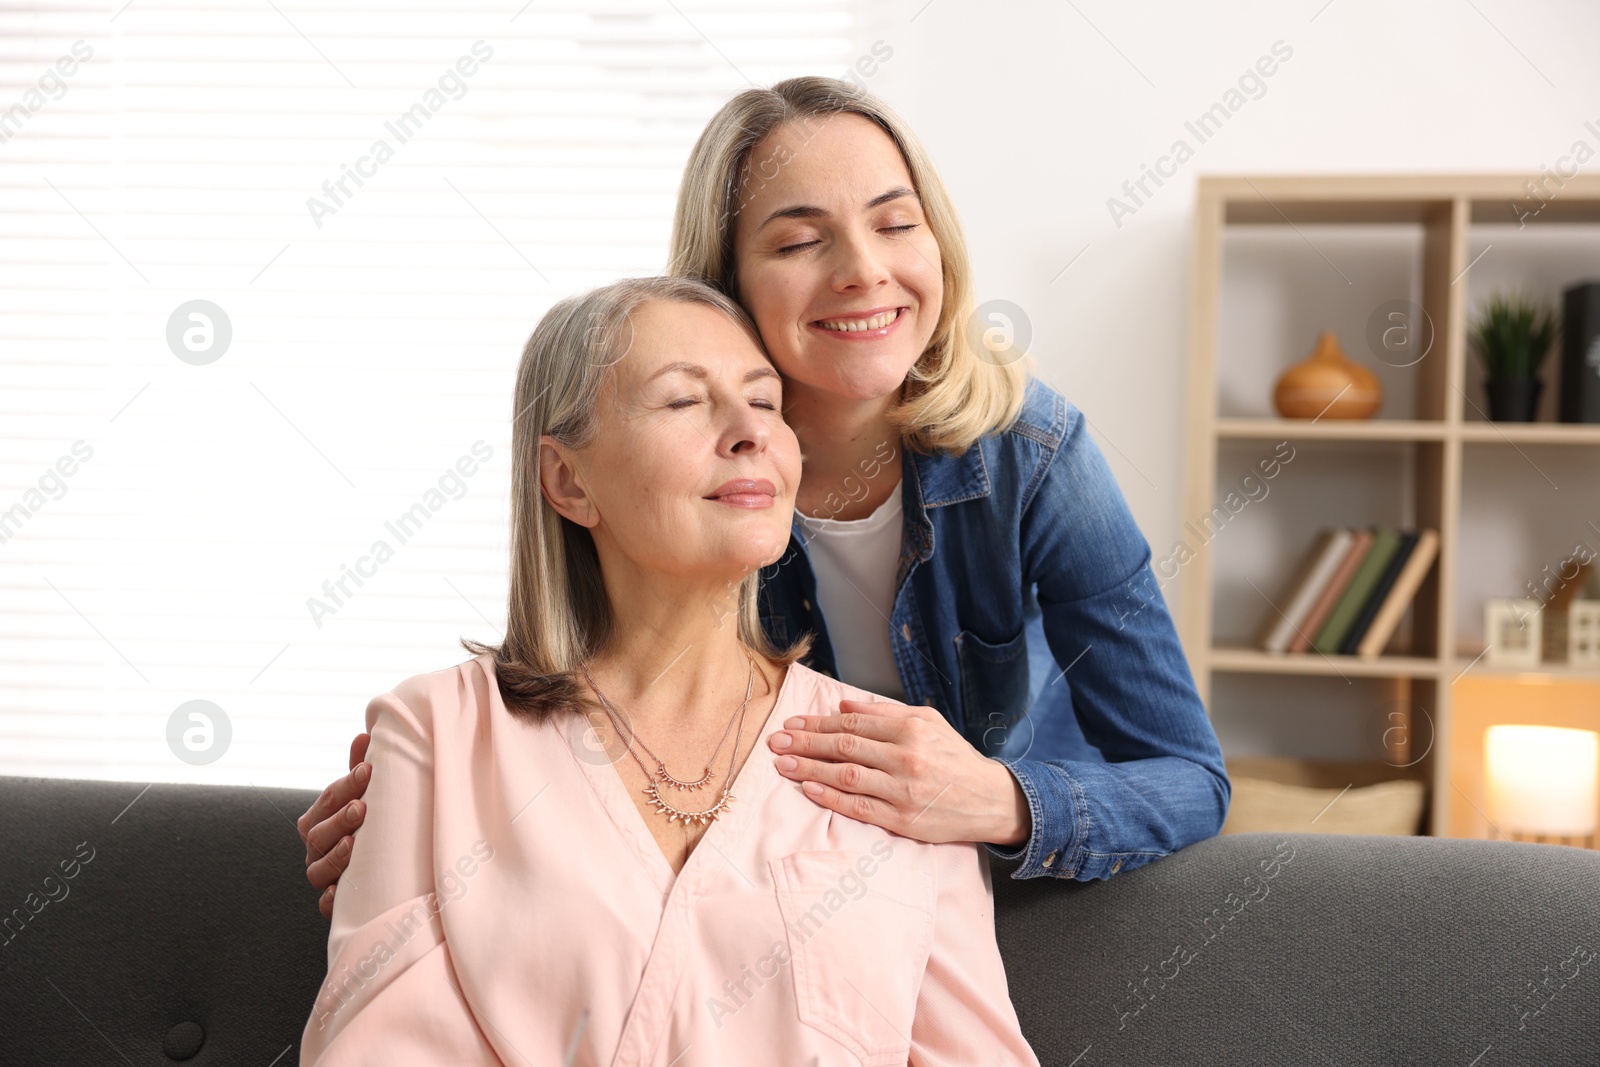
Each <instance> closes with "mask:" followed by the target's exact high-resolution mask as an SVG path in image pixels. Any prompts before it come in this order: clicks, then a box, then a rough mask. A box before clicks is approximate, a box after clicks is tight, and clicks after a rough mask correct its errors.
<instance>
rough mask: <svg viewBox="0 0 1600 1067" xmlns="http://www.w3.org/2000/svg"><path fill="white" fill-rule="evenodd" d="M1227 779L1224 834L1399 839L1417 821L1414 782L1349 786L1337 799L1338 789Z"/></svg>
mask: <svg viewBox="0 0 1600 1067" xmlns="http://www.w3.org/2000/svg"><path fill="white" fill-rule="evenodd" d="M1230 777H1231V780H1232V782H1233V801H1232V803H1231V804H1230V805H1229V806H1228V818H1227V820H1226V821H1225V822H1224V823H1223V824H1222V832H1223V833H1225V834H1245V833H1254V832H1258V831H1260V832H1270V833H1276V832H1295V833H1306V834H1388V835H1397V836H1404V835H1408V834H1415V833H1416V832H1417V830H1418V828H1419V826H1420V823H1421V821H1422V801H1423V784H1422V783H1421V782H1419V781H1415V780H1402V781H1389V782H1379V783H1377V784H1375V785H1366V786H1352V787H1351V788H1350V789H1348V790H1344V795H1343V796H1340V789H1313V788H1310V787H1307V786H1301V785H1286V784H1283V783H1280V782H1269V781H1266V780H1265V779H1261V778H1250V777H1244V776H1238V775H1233V776H1230ZM1335 797H1337V798H1338V800H1337V802H1334V798H1335ZM1330 803H1332V807H1329V804H1330ZM1313 819H1314V820H1316V821H1315V822H1313V821H1312V820H1313Z"/></svg>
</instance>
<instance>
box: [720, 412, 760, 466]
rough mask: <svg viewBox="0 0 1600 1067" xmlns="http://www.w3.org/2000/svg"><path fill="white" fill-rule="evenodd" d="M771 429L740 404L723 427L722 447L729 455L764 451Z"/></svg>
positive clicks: (756, 415) (758, 416)
mask: <svg viewBox="0 0 1600 1067" xmlns="http://www.w3.org/2000/svg"><path fill="white" fill-rule="evenodd" d="M771 436H772V433H771V430H770V429H769V428H768V427H767V425H766V423H765V422H763V421H762V419H761V416H760V415H758V414H756V412H755V411H754V410H752V409H751V408H750V407H748V406H747V405H740V406H739V408H738V409H736V412H735V414H733V415H731V416H730V417H729V420H728V424H727V425H726V426H724V427H723V431H722V447H723V449H724V450H725V451H726V452H727V454H728V455H730V456H741V455H749V454H752V453H760V452H765V451H766V448H767V441H768V440H769V439H770V438H771Z"/></svg>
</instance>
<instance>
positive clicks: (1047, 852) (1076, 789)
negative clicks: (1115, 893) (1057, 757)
mask: <svg viewBox="0 0 1600 1067" xmlns="http://www.w3.org/2000/svg"><path fill="white" fill-rule="evenodd" d="M998 762H1000V763H1002V764H1004V765H1005V767H1006V769H1007V770H1009V771H1010V772H1011V775H1012V777H1013V778H1015V779H1016V780H1017V784H1018V785H1019V786H1021V787H1022V795H1023V796H1024V797H1026V798H1027V800H1028V812H1029V814H1030V815H1031V816H1032V821H1033V832H1032V833H1031V834H1029V836H1028V840H1027V841H1025V842H1023V843H1022V845H1021V846H1020V847H1018V848H1015V849H1007V848H1001V847H1000V846H998V845H991V844H987V843H986V844H985V847H986V848H988V850H989V852H990V853H991V854H992V855H994V856H996V857H997V858H999V859H1003V860H1012V861H1015V860H1021V861H1022V862H1021V863H1020V864H1019V865H1018V866H1017V869H1016V870H1015V871H1013V872H1012V873H1011V877H1013V878H1040V877H1054V878H1071V877H1073V875H1074V874H1075V873H1076V872H1077V868H1078V863H1079V859H1080V857H1081V855H1082V853H1083V827H1084V824H1085V823H1086V822H1087V815H1086V813H1087V811H1088V809H1087V807H1086V806H1085V804H1084V799H1083V789H1082V787H1081V786H1079V785H1078V782H1077V780H1076V779H1075V778H1073V777H1072V775H1071V774H1069V773H1067V770H1066V768H1064V767H1062V766H1060V765H1059V764H1051V763H1041V762H1039V761H1037V760H1026V759H1019V760H1009V759H1003V758H1002V759H998Z"/></svg>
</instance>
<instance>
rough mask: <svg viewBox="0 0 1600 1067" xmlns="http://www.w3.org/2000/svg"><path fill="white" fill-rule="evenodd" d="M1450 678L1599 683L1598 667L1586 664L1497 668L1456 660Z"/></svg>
mask: <svg viewBox="0 0 1600 1067" xmlns="http://www.w3.org/2000/svg"><path fill="white" fill-rule="evenodd" d="M1450 678H1451V679H1452V681H1461V680H1463V679H1466V678H1517V679H1520V680H1522V681H1527V682H1541V681H1544V682H1567V681H1577V682H1600V667H1594V666H1589V665H1586V664H1571V663H1541V664H1539V666H1537V667H1497V666H1492V665H1490V664H1487V663H1484V662H1482V661H1477V662H1474V661H1473V660H1472V659H1470V658H1468V659H1457V660H1455V661H1454V662H1453V663H1452V664H1451V670H1450Z"/></svg>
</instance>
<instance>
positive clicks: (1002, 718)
mask: <svg viewBox="0 0 1600 1067" xmlns="http://www.w3.org/2000/svg"><path fill="white" fill-rule="evenodd" d="M956 658H957V662H958V663H959V664H960V667H961V714H962V719H963V722H964V724H965V732H966V735H967V740H969V741H971V742H972V743H973V745H975V746H976V747H977V748H978V750H979V751H981V752H983V753H984V754H985V755H989V756H993V755H996V754H997V753H999V752H1000V751H1001V750H1002V749H1004V748H1005V747H1006V739H1007V738H1009V737H1011V736H1012V735H1013V734H1014V733H1016V731H1015V730H1014V729H1012V727H1013V725H1014V724H1015V723H1016V722H1017V721H1018V720H1019V719H1021V718H1022V717H1023V716H1024V715H1026V714H1027V713H1028V697H1029V692H1028V631H1027V628H1026V627H1024V628H1023V629H1022V630H1020V631H1019V632H1018V633H1017V636H1015V637H1013V638H1011V639H1010V640H1009V641H1003V642H1001V643H1000V644H998V645H992V644H990V643H989V642H987V641H984V640H982V639H980V638H979V637H978V636H977V635H976V634H974V633H973V632H972V631H971V630H962V631H961V632H960V633H958V634H957V635H956ZM1025 732H1026V731H1025Z"/></svg>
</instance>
